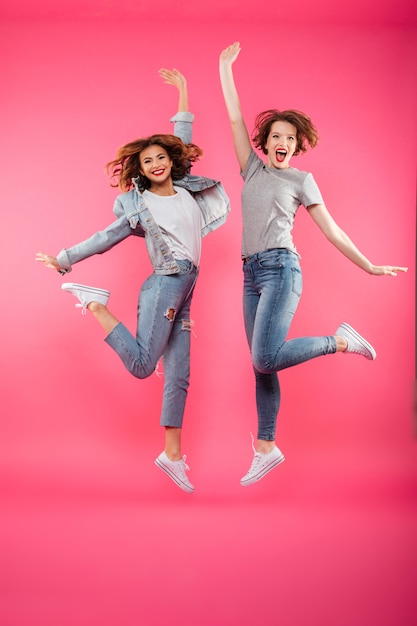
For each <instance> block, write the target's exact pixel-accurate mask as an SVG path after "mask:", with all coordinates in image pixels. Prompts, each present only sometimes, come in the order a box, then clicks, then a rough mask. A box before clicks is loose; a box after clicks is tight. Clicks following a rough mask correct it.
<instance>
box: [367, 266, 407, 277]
mask: <svg viewBox="0 0 417 626" xmlns="http://www.w3.org/2000/svg"><path fill="white" fill-rule="evenodd" d="M407 271H408V267H398V266H397V265H373V266H372V269H371V272H370V273H371V274H373V275H374V276H396V275H397V273H398V272H407Z"/></svg>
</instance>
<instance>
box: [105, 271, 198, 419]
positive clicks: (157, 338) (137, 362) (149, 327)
mask: <svg viewBox="0 0 417 626" xmlns="http://www.w3.org/2000/svg"><path fill="white" fill-rule="evenodd" d="M178 265H179V267H180V273H179V274H170V275H168V276H165V275H157V274H155V273H154V274H151V276H149V278H147V280H146V281H145V282H144V284H143V285H142V288H141V291H140V294H139V303H138V326H137V332H136V339H135V338H134V337H133V335H132V334H131V333H130V332H129V331H128V329H127V328H126V326H124V324H122V323H119V324H118V325H117V326H116V327H115V328H114V329H113V330H112V331H111V333H109V335H107V337H106V339H105V341H106V342H107V343H108V344H109V346H111V347H112V348H113V350H115V351H116V352H117V354H118V355H119V357H120V358H121V359H122V361H123V363H124V365H125V367H126V368H127V369H128V371H129V372H130V373H131V374H132V375H133V376H136V377H137V378H147V377H148V376H150V375H151V374H152V372H154V371H155V368H156V366H157V363H158V360H159V359H160V358H161V356H163V360H164V395H163V401H162V413H161V421H160V424H161V426H171V427H174V428H181V426H182V420H183V416H184V408H185V401H186V398H187V391H188V386H189V380H190V334H191V320H190V307H191V300H192V296H193V291H194V286H195V283H196V280H197V276H198V269H197V268H196V267H195V266H194V265H193V264H192V263H191V261H186V260H179V261H178Z"/></svg>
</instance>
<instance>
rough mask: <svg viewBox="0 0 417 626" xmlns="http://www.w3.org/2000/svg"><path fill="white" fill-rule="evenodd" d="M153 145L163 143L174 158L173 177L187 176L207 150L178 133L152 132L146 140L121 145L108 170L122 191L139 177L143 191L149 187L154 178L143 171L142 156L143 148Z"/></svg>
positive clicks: (115, 185) (163, 146)
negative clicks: (141, 169) (176, 134)
mask: <svg viewBox="0 0 417 626" xmlns="http://www.w3.org/2000/svg"><path fill="white" fill-rule="evenodd" d="M150 146H160V147H161V148H164V149H165V150H166V151H167V154H168V156H169V158H170V159H171V161H172V170H171V176H172V179H173V180H179V179H180V178H183V177H184V176H185V175H186V174H187V172H188V171H189V169H190V167H191V164H192V163H193V162H194V161H197V160H198V159H199V158H200V157H201V155H202V154H203V151H202V150H201V148H199V147H198V146H196V145H195V144H193V143H189V144H184V143H183V142H182V141H181V139H180V138H179V137H175V135H151V136H150V137H145V138H142V139H136V140H135V141H131V142H129V143H127V144H125V145H124V146H121V147H120V148H119V149H118V151H117V153H116V157H115V158H114V159H113V161H110V162H109V163H107V165H106V170H107V172H108V173H109V175H110V176H111V178H112V179H114V180H115V181H116V182H114V183H113V182H111V183H110V184H111V186H112V187H120V189H121V190H122V191H129V189H131V188H132V186H133V183H132V179H133V178H138V184H139V188H140V189H141V190H144V189H149V187H150V181H149V180H148V179H147V178H146V176H143V175H142V174H141V172H140V155H141V152H143V150H145V149H146V148H149V147H150Z"/></svg>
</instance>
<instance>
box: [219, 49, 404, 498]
mask: <svg viewBox="0 0 417 626" xmlns="http://www.w3.org/2000/svg"><path fill="white" fill-rule="evenodd" d="M239 52H240V45H239V43H234V44H232V45H231V46H229V47H228V48H226V49H225V50H224V51H223V52H222V53H221V55H220V80H221V84H222V89H223V95H224V99H225V102H226V108H227V111H228V114H229V119H230V123H231V127H232V134H233V140H234V146H235V151H236V156H237V160H238V162H239V166H240V169H241V173H242V177H243V179H244V187H243V191H242V215H243V239H242V258H243V275H244V296H243V302H244V320H245V329H246V335H247V340H248V343H249V348H250V350H251V355H252V362H253V368H254V373H255V380H256V403H257V411H258V439H257V445H256V447H255V446H254V445H253V442H252V446H253V451H254V457H253V461H252V464H251V466H250V468H249V471H248V472H247V474H246V475H245V476H244V477H243V478H242V479H241V481H240V482H241V485H242V486H246V485H251V484H253V483H255V482H257V481H258V480H260V479H261V478H262V477H263V476H265V474H267V473H268V472H269V471H270V470H271V469H273V468H274V467H276V466H277V465H278V464H279V463H281V462H282V461H283V460H284V455H283V454H282V452H281V451H280V450H279V449H278V448H277V446H276V445H275V429H276V421H277V414H278V411H279V405H280V387H279V381H278V376H277V373H276V372H277V371H279V370H281V369H284V368H287V367H292V366H293V365H297V364H298V363H303V362H304V361H308V360H309V359H313V358H315V357H318V356H321V355H325V354H332V353H334V352H353V353H357V354H360V355H362V356H364V357H366V358H367V359H371V360H372V359H375V357H376V353H375V350H374V349H373V348H372V346H371V345H370V344H369V343H368V342H367V341H365V339H364V338H363V337H361V336H360V335H359V334H358V333H357V332H356V331H355V330H354V329H353V328H352V327H351V326H349V325H348V324H346V323H342V324H341V325H340V326H339V328H338V329H337V330H336V332H335V334H334V335H331V336H327V337H302V338H298V339H291V340H289V341H287V339H286V338H287V334H288V331H289V328H290V324H291V322H292V319H293V316H294V313H295V311H296V308H297V305H298V301H299V298H300V295H301V290H302V278H301V270H300V264H299V256H298V253H297V251H296V249H295V246H294V243H293V240H292V228H293V224H294V218H295V214H296V211H297V209H298V207H299V206H300V205H303V206H304V207H305V208H306V209H307V210H308V212H309V214H310V216H311V217H312V218H313V220H314V222H315V223H316V224H317V226H318V227H319V228H320V229H321V230H322V231H323V233H324V235H325V236H326V237H327V239H328V240H329V241H330V242H331V243H332V244H333V245H335V246H336V248H337V249H338V250H339V251H340V252H342V254H344V255H345V256H346V257H347V258H348V259H350V260H351V261H352V262H353V263H355V264H356V265H358V266H359V267H360V268H361V269H363V270H365V271H366V272H368V273H369V274H374V275H377V276H378V275H384V274H385V275H389V276H395V275H396V273H397V272H399V271H400V272H403V271H406V269H407V268H404V267H394V266H390V265H383V266H377V265H373V264H372V263H371V262H370V261H369V260H368V259H367V258H366V257H365V256H364V255H363V254H362V253H361V252H360V251H359V250H358V249H357V248H356V246H355V245H354V244H353V242H352V241H351V240H350V239H349V237H348V236H347V235H346V233H344V232H343V231H342V230H341V228H340V227H339V226H338V225H337V224H336V223H335V221H334V220H333V218H332V217H331V215H330V214H329V212H328V211H327V209H326V207H325V205H324V203H323V199H322V196H321V194H320V191H319V189H318V187H317V184H316V183H315V181H314V178H313V176H312V175H311V174H309V173H307V172H301V171H300V170H298V169H296V168H293V167H291V166H290V159H291V157H292V156H293V155H297V154H298V153H299V152H304V151H305V150H306V149H307V146H306V144H309V145H310V147H312V148H314V146H315V145H316V143H317V131H316V129H315V127H314V126H313V124H312V123H311V120H310V118H309V117H308V116H307V115H305V114H304V113H301V112H300V111H294V110H288V111H277V110H269V111H264V112H263V113H260V114H259V115H258V117H257V119H256V122H255V131H254V136H253V140H254V145H255V147H256V148H260V149H261V150H262V151H263V153H264V154H265V155H267V163H266V164H265V163H264V162H263V161H262V160H261V159H260V158H259V157H258V156H257V155H256V154H255V152H254V151H253V149H252V147H251V142H250V138H249V135H248V131H247V128H246V124H245V122H244V119H243V117H242V113H241V109H240V102H239V97H238V93H237V90H236V87H235V82H234V77H233V70H232V66H233V63H234V62H235V60H236V59H237V57H238V55H239Z"/></svg>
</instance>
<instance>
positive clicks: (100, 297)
mask: <svg viewBox="0 0 417 626" xmlns="http://www.w3.org/2000/svg"><path fill="white" fill-rule="evenodd" d="M61 289H62V290H63V291H67V292H68V293H72V295H73V296H75V297H76V298H78V300H79V301H80V302H77V304H76V305H75V306H76V307H80V308H82V311H81V313H82V314H83V315H85V313H86V311H87V306H88V305H89V304H90V302H100V304H104V305H106V304H107V302H108V301H109V297H110V291H107V290H106V289H99V288H98V287H88V286H87V285H78V284H77V283H63V284H62V286H61Z"/></svg>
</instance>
